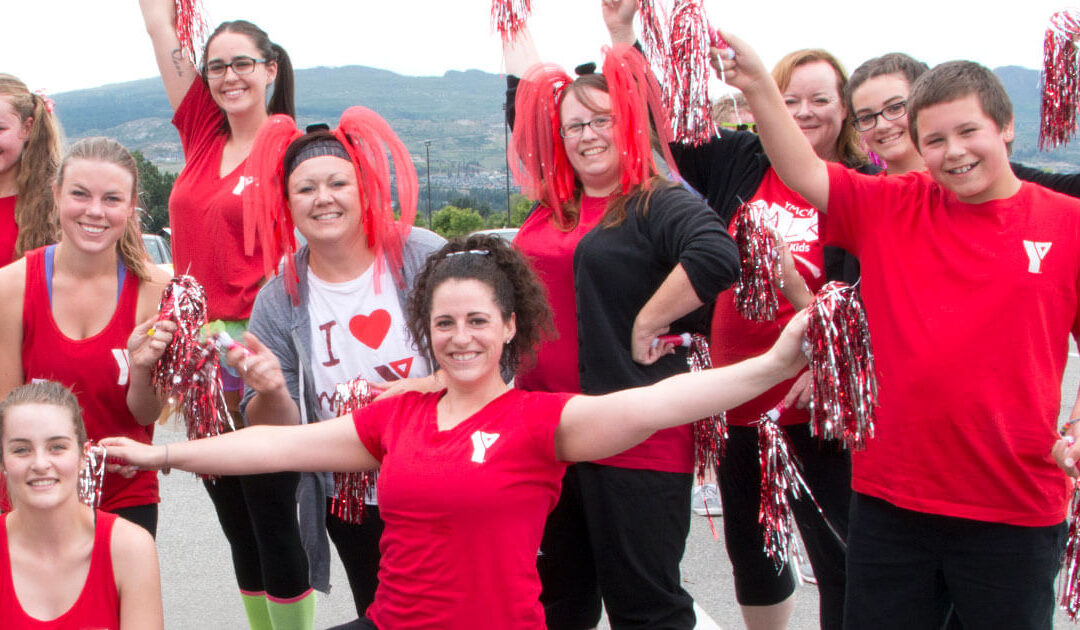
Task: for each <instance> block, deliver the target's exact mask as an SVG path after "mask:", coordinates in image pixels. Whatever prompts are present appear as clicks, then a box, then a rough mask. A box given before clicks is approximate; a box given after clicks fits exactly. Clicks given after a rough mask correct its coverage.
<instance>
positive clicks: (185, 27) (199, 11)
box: [175, 0, 209, 66]
mask: <svg viewBox="0 0 1080 630" xmlns="http://www.w3.org/2000/svg"><path fill="white" fill-rule="evenodd" d="M175 2H176V38H177V39H178V40H179V41H180V52H181V54H183V55H184V57H186V58H187V60H188V61H190V62H191V65H193V66H197V65H198V64H197V61H198V59H197V58H198V54H199V53H198V50H199V46H200V45H201V43H202V42H203V41H205V40H206V36H207V35H208V34H209V29H207V26H206V17H205V16H204V13H203V7H202V1H201V0H175Z"/></svg>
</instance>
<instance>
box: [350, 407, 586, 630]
mask: <svg viewBox="0 0 1080 630" xmlns="http://www.w3.org/2000/svg"><path fill="white" fill-rule="evenodd" d="M444 393H445V391H442V392H436V393H431V394H420V393H416V392H409V393H407V394H402V395H401V396H395V397H394V398H390V399H388V400H384V401H379V402H377V403H374V404H372V405H370V406H368V407H366V408H364V409H361V410H359V411H357V412H355V413H354V414H353V419H354V422H355V423H356V431H357V434H358V435H359V436H360V440H361V442H363V444H364V446H365V447H366V448H367V449H368V451H369V452H371V454H372V455H374V456H375V458H376V459H378V460H379V461H381V462H382V467H381V468H380V470H379V481H378V495H379V512H380V515H381V516H382V519H383V521H384V522H385V523H386V529H385V530H384V531H383V534H382V539H381V540H380V541H379V548H380V550H381V551H382V561H381V562H380V564H379V588H378V590H377V591H376V592H375V601H374V603H372V604H371V607H370V608H368V611H367V615H368V617H370V618H371V620H372V621H374V622H375V623H376V624H377V625H378V626H379V627H380V628H394V629H395V630H406V629H409V628H440V629H441V630H455V629H460V630H484V629H490V630H504V629H505V628H515V629H518V630H522V629H525V630H527V629H530V628H533V629H536V630H542V629H543V628H544V627H545V624H544V609H543V607H542V606H541V605H540V599H539V598H540V578H539V576H538V575H537V573H536V554H537V550H538V549H539V548H540V538H541V537H542V535H543V531H544V522H545V520H546V518H547V515H548V513H549V512H550V511H551V510H552V508H554V507H555V502H556V501H558V499H559V491H560V486H561V483H562V476H563V473H564V472H565V469H566V465H565V464H564V463H562V462H559V461H557V460H556V459H555V438H554V436H555V428H556V427H557V426H558V424H559V419H560V417H561V415H562V409H563V407H564V406H565V404H566V401H567V400H569V399H570V397H571V395H570V394H554V393H545V392H524V391H521V390H519V389H512V390H510V391H508V392H506V393H505V394H503V395H502V396H500V397H498V398H496V399H495V400H493V401H492V402H491V403H489V404H488V405H487V406H486V407H484V408H483V409H481V410H480V411H479V412H477V413H476V414H475V415H473V416H471V417H469V418H466V419H465V420H463V421H462V422H461V423H460V424H458V425H457V426H456V427H454V428H452V429H449V430H446V431H440V430H438V427H437V424H436V420H437V418H436V404H437V403H438V401H439V399H440V398H441V397H442V396H443V394H444Z"/></svg>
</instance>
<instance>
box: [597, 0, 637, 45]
mask: <svg viewBox="0 0 1080 630" xmlns="http://www.w3.org/2000/svg"><path fill="white" fill-rule="evenodd" d="M637 10H638V0H600V13H601V15H602V16H603V18H604V25H605V26H607V30H608V35H610V36H611V43H612V44H631V45H633V44H634V43H635V42H636V41H637V35H636V34H635V33H634V14H635V13H637Z"/></svg>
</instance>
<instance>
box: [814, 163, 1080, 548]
mask: <svg viewBox="0 0 1080 630" xmlns="http://www.w3.org/2000/svg"><path fill="white" fill-rule="evenodd" d="M829 187H830V188H829V212H828V218H827V226H828V240H829V242H830V243H835V244H837V245H840V246H841V247H844V248H845V249H847V250H849V251H851V252H854V253H855V254H856V255H857V256H858V257H859V260H860V261H861V263H862V296H863V300H864V301H865V303H866V313H867V319H868V321H869V326H870V333H871V337H872V340H873V346H874V358H875V361H876V367H877V376H878V387H879V401H880V407H879V409H878V413H877V425H876V433H875V436H874V438H873V439H871V440H869V441H868V443H867V447H866V450H865V451H862V452H859V453H855V454H854V456H853V464H854V469H853V482H852V486H853V488H854V490H856V491H857V492H862V493H865V494H869V495H873V496H876V497H879V498H881V499H885V500H886V501H889V502H890V503H893V504H894V505H897V506H899V507H901V508H905V509H909V510H914V511H919V512H928V513H933V514H942V515H945V516H953V517H961V518H968V519H975V520H981V521H991V522H998V523H1008V524H1012V525H1022V526H1032V527H1036V526H1048V525H1053V524H1056V523H1060V522H1061V521H1062V520H1063V519H1064V518H1065V510H1066V501H1067V485H1066V480H1065V475H1064V474H1063V473H1062V472H1061V470H1060V469H1059V468H1058V467H1057V466H1056V465H1055V464H1054V461H1053V459H1052V458H1051V457H1050V449H1051V447H1052V446H1053V444H1054V442H1055V440H1056V439H1057V431H1056V427H1055V425H1056V422H1057V417H1058V413H1059V408H1060V404H1061V379H1062V375H1063V372H1064V369H1065V362H1066V359H1067V354H1068V335H1069V333H1070V332H1072V334H1073V335H1074V336H1075V335H1078V334H1080V308H1078V306H1080V201H1077V200H1075V199H1072V198H1070V197H1065V196H1063V195H1060V194H1057V193H1054V192H1051V191H1049V190H1046V189H1044V188H1041V187H1039V186H1036V185H1033V184H1027V183H1024V184H1022V185H1021V188H1020V190H1019V192H1017V193H1016V194H1015V195H1013V196H1012V197H1009V198H1008V199H1000V200H995V201H990V202H987V203H983V204H977V205H972V204H966V203H962V202H960V201H959V200H958V199H957V198H956V195H955V194H953V193H951V192H949V191H948V190H946V189H944V188H943V187H942V186H940V185H939V184H937V183H936V182H934V180H933V179H932V178H931V177H930V175H929V174H927V173H925V172H919V173H909V174H906V175H898V176H894V177H871V176H864V175H859V174H858V173H855V172H853V171H851V170H849V169H845V168H843V167H840V166H836V165H832V164H830V165H829ZM1070 402H1071V401H1070Z"/></svg>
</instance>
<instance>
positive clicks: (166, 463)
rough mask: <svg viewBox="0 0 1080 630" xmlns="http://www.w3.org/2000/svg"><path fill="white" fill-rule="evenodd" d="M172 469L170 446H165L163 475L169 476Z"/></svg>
mask: <svg viewBox="0 0 1080 630" xmlns="http://www.w3.org/2000/svg"><path fill="white" fill-rule="evenodd" d="M171 470H172V469H171V468H169V445H168V444H166V445H165V465H164V466H162V467H161V474H163V475H167V474H169V472H170V471H171Z"/></svg>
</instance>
